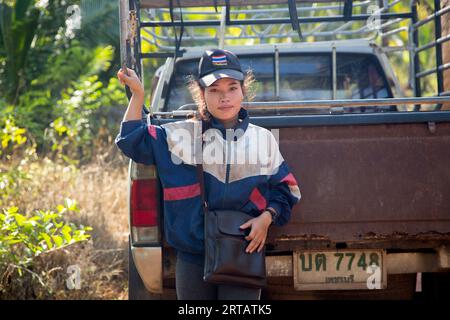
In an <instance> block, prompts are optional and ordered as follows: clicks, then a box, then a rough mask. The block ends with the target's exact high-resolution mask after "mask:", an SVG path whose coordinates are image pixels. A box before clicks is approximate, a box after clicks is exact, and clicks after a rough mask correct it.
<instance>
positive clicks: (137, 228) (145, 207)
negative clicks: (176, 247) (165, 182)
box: [129, 161, 160, 245]
mask: <svg viewBox="0 0 450 320" xmlns="http://www.w3.org/2000/svg"><path fill="white" fill-rule="evenodd" d="M130 177H131V182H130V193H129V195H130V198H129V199H130V202H129V203H130V227H131V238H132V240H133V244H134V245H136V244H142V245H144V244H146V245H155V244H159V243H160V237H159V220H158V189H157V188H158V181H157V177H156V170H155V167H154V166H146V165H142V164H137V163H134V162H132V161H131V164H130Z"/></svg>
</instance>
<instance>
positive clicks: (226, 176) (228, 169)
mask: <svg viewBox="0 0 450 320" xmlns="http://www.w3.org/2000/svg"><path fill="white" fill-rule="evenodd" d="M230 147H231V146H230V143H229V142H227V150H228V152H227V153H226V155H227V159H226V164H227V171H226V175H225V186H224V190H223V195H222V209H226V208H225V197H226V194H227V189H228V181H229V179H230V161H229V158H230V157H231V150H230V149H231V148H230Z"/></svg>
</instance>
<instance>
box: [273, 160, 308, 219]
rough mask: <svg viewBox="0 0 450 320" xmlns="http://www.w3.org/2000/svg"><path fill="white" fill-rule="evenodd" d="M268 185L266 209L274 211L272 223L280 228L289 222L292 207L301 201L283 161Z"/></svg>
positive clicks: (295, 184) (296, 186)
mask: <svg viewBox="0 0 450 320" xmlns="http://www.w3.org/2000/svg"><path fill="white" fill-rule="evenodd" d="M269 183H270V187H269V201H268V204H267V207H271V208H273V209H274V210H275V211H276V215H275V217H274V222H273V223H274V224H275V225H277V226H282V225H284V224H286V223H287V222H288V221H289V219H290V218H291V210H292V207H293V206H294V205H295V204H296V203H297V202H299V201H300V199H301V194H300V189H299V187H298V184H297V181H296V179H295V177H294V175H293V174H292V173H291V172H290V170H289V167H288V165H287V164H286V162H285V161H284V160H283V162H282V163H281V165H280V166H279V168H278V171H277V172H276V173H275V174H274V175H272V176H271V177H270V178H269Z"/></svg>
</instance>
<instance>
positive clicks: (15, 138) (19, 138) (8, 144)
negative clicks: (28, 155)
mask: <svg viewBox="0 0 450 320" xmlns="http://www.w3.org/2000/svg"><path fill="white" fill-rule="evenodd" d="M25 132H26V130H25V129H24V128H19V127H17V126H16V125H15V123H14V119H13V118H12V117H8V118H6V120H5V121H4V125H3V128H2V131H1V132H0V140H1V149H0V157H1V156H2V155H3V154H6V153H12V152H13V151H14V149H16V148H18V147H20V146H21V145H23V144H24V143H25V142H26V141H27V137H26V136H25Z"/></svg>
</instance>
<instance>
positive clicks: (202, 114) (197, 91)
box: [188, 70, 256, 121]
mask: <svg viewBox="0 0 450 320" xmlns="http://www.w3.org/2000/svg"><path fill="white" fill-rule="evenodd" d="M188 81H189V82H188V89H189V92H190V93H191V96H192V99H193V100H194V102H195V104H196V105H197V111H198V112H197V116H196V117H195V118H197V119H198V120H206V121H209V120H211V114H210V113H209V111H208V108H207V107H206V102H205V100H204V98H203V92H204V90H205V88H203V87H202V86H201V85H200V83H199V82H198V80H196V79H195V77H194V76H193V75H190V76H189V78H188ZM255 81H256V80H255V77H254V76H253V71H252V70H247V72H246V73H245V77H244V80H242V81H239V82H240V83H241V88H242V93H243V94H244V101H252V100H253V99H254V98H255V92H254V83H255Z"/></svg>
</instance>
